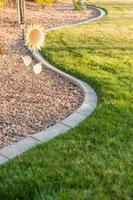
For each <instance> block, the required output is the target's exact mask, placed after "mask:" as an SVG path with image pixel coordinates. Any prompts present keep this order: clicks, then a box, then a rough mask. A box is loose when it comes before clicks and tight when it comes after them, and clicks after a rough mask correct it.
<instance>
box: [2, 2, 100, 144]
mask: <svg viewBox="0 0 133 200" xmlns="http://www.w3.org/2000/svg"><path fill="white" fill-rule="evenodd" d="M27 8H28V9H27V21H28V23H31V22H33V21H34V20H35V21H36V22H41V23H42V24H43V25H44V27H45V28H48V27H53V26H61V25H67V24H73V23H75V22H80V21H82V20H85V19H87V18H92V17H94V16H96V15H98V14H99V13H98V12H97V11H96V10H95V9H90V10H87V11H82V12H76V11H74V10H73V9H72V5H71V4H66V5H65V6H63V4H56V5H54V6H53V7H47V8H45V7H44V8H42V7H41V6H39V5H37V4H35V3H27ZM0 46H2V47H4V49H5V51H4V52H3V53H2V54H1V55H0V59H1V62H0V88H1V96H0V110H1V112H0V147H4V146H5V145H9V144H12V143H14V142H16V141H18V140H21V139H22V138H23V137H25V136H27V135H30V134H33V133H37V132H39V131H41V130H43V129H46V128H47V127H49V126H52V125H54V124H55V123H57V122H58V121H60V120H61V119H64V118H65V117H66V116H68V115H69V114H70V113H72V112H73V111H74V110H75V109H76V108H77V107H79V105H80V104H81V102H82V100H83V94H82V91H81V89H80V88H79V87H77V86H76V85H74V84H72V83H70V81H69V80H67V79H65V78H63V77H61V76H59V75H57V74H56V73H54V72H52V71H50V70H48V69H46V68H45V67H43V71H42V73H41V74H40V75H35V74H34V72H33V70H32V68H31V67H26V66H25V65H24V63H23V61H22V57H23V56H25V55H30V54H29V53H28V50H27V48H25V47H24V42H23V41H22V40H21V30H20V29H19V27H18V23H17V13H16V8H10V9H8V8H7V9H5V10H4V11H3V12H2V13H1V15H0ZM51 47H52V44H51ZM33 64H35V61H34V60H33Z"/></svg>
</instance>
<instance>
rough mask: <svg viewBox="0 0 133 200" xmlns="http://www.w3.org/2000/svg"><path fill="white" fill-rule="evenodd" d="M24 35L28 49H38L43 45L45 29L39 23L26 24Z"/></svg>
mask: <svg viewBox="0 0 133 200" xmlns="http://www.w3.org/2000/svg"><path fill="white" fill-rule="evenodd" d="M25 36H26V37H25V42H26V46H27V47H28V48H29V49H33V50H36V49H38V50H39V49H41V47H42V46H43V45H44V41H45V31H44V28H43V27H42V25H40V24H32V25H30V26H28V27H27V29H26V33H25Z"/></svg>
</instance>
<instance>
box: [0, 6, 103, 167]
mask: <svg viewBox="0 0 133 200" xmlns="http://www.w3.org/2000/svg"><path fill="white" fill-rule="evenodd" d="M87 7H88V8H93V9H97V10H98V11H99V13H100V14H99V16H98V17H95V18H92V19H88V20H85V21H82V22H79V23H76V24H73V25H68V26H62V27H55V28H50V29H47V30H46V32H49V31H53V30H58V29H64V28H68V27H73V26H77V25H81V24H86V23H90V22H92V21H95V20H98V19H100V18H102V17H104V16H105V15H106V12H105V11H104V10H103V9H101V8H97V7H94V6H87ZM31 53H32V55H33V57H34V58H35V59H37V60H39V61H41V62H42V63H43V64H44V65H45V67H47V68H49V69H51V70H52V71H54V72H56V73H58V74H59V75H61V76H63V77H65V78H68V79H69V80H70V81H71V82H72V83H74V84H76V85H78V86H79V87H80V88H81V89H82V91H83V93H84V100H83V102H82V104H81V106H80V107H79V108H78V109H77V110H75V111H74V112H73V113H72V114H71V115H69V116H68V117H66V118H65V119H63V120H62V121H60V122H59V123H57V124H55V125H54V126H51V127H50V128H47V129H46V130H44V131H41V132H39V133H37V134H33V135H30V136H27V137H26V138H24V139H23V140H21V141H19V142H17V143H15V144H12V145H9V146H7V147H4V148H2V149H0V165H1V164H3V163H5V162H7V161H8V160H10V159H12V158H14V157H16V156H18V155H20V154H22V153H23V152H25V151H27V150H28V149H30V148H32V147H34V146H36V145H37V144H41V143H42V142H47V141H48V140H51V139H53V138H54V137H56V136H58V135H61V134H63V133H66V132H67V131H68V130H70V129H71V128H74V127H75V126H77V125H78V124H79V123H80V122H82V121H83V120H84V119H86V118H87V117H88V116H89V115H90V114H91V113H92V112H93V110H94V109H95V108H96V106H97V95H96V93H95V91H94V90H93V89H92V88H91V87H90V86H89V85H88V84H87V83H85V82H84V81H81V80H79V79H77V78H75V77H73V76H71V75H68V74H67V73H65V72H62V71H61V70H59V69H57V68H55V67H54V66H53V65H51V64H50V63H49V62H48V61H46V60H45V59H44V58H43V57H42V56H41V54H40V53H39V52H38V51H35V52H31Z"/></svg>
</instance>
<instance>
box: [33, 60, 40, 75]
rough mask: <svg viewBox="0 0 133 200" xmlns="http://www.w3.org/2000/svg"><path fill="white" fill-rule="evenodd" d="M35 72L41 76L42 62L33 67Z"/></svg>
mask: <svg viewBox="0 0 133 200" xmlns="http://www.w3.org/2000/svg"><path fill="white" fill-rule="evenodd" d="M33 71H34V73H35V74H40V73H41V71H42V64H41V62H40V63H37V64H35V65H34V66H33Z"/></svg>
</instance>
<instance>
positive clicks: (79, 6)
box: [72, 0, 86, 10]
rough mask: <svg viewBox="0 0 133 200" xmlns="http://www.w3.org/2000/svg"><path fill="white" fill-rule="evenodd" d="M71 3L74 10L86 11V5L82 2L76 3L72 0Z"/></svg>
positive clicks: (81, 0)
mask: <svg viewBox="0 0 133 200" xmlns="http://www.w3.org/2000/svg"><path fill="white" fill-rule="evenodd" d="M72 2H73V6H74V9H75V10H84V9H86V4H85V3H84V1H83V0H78V1H76V0H72Z"/></svg>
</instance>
